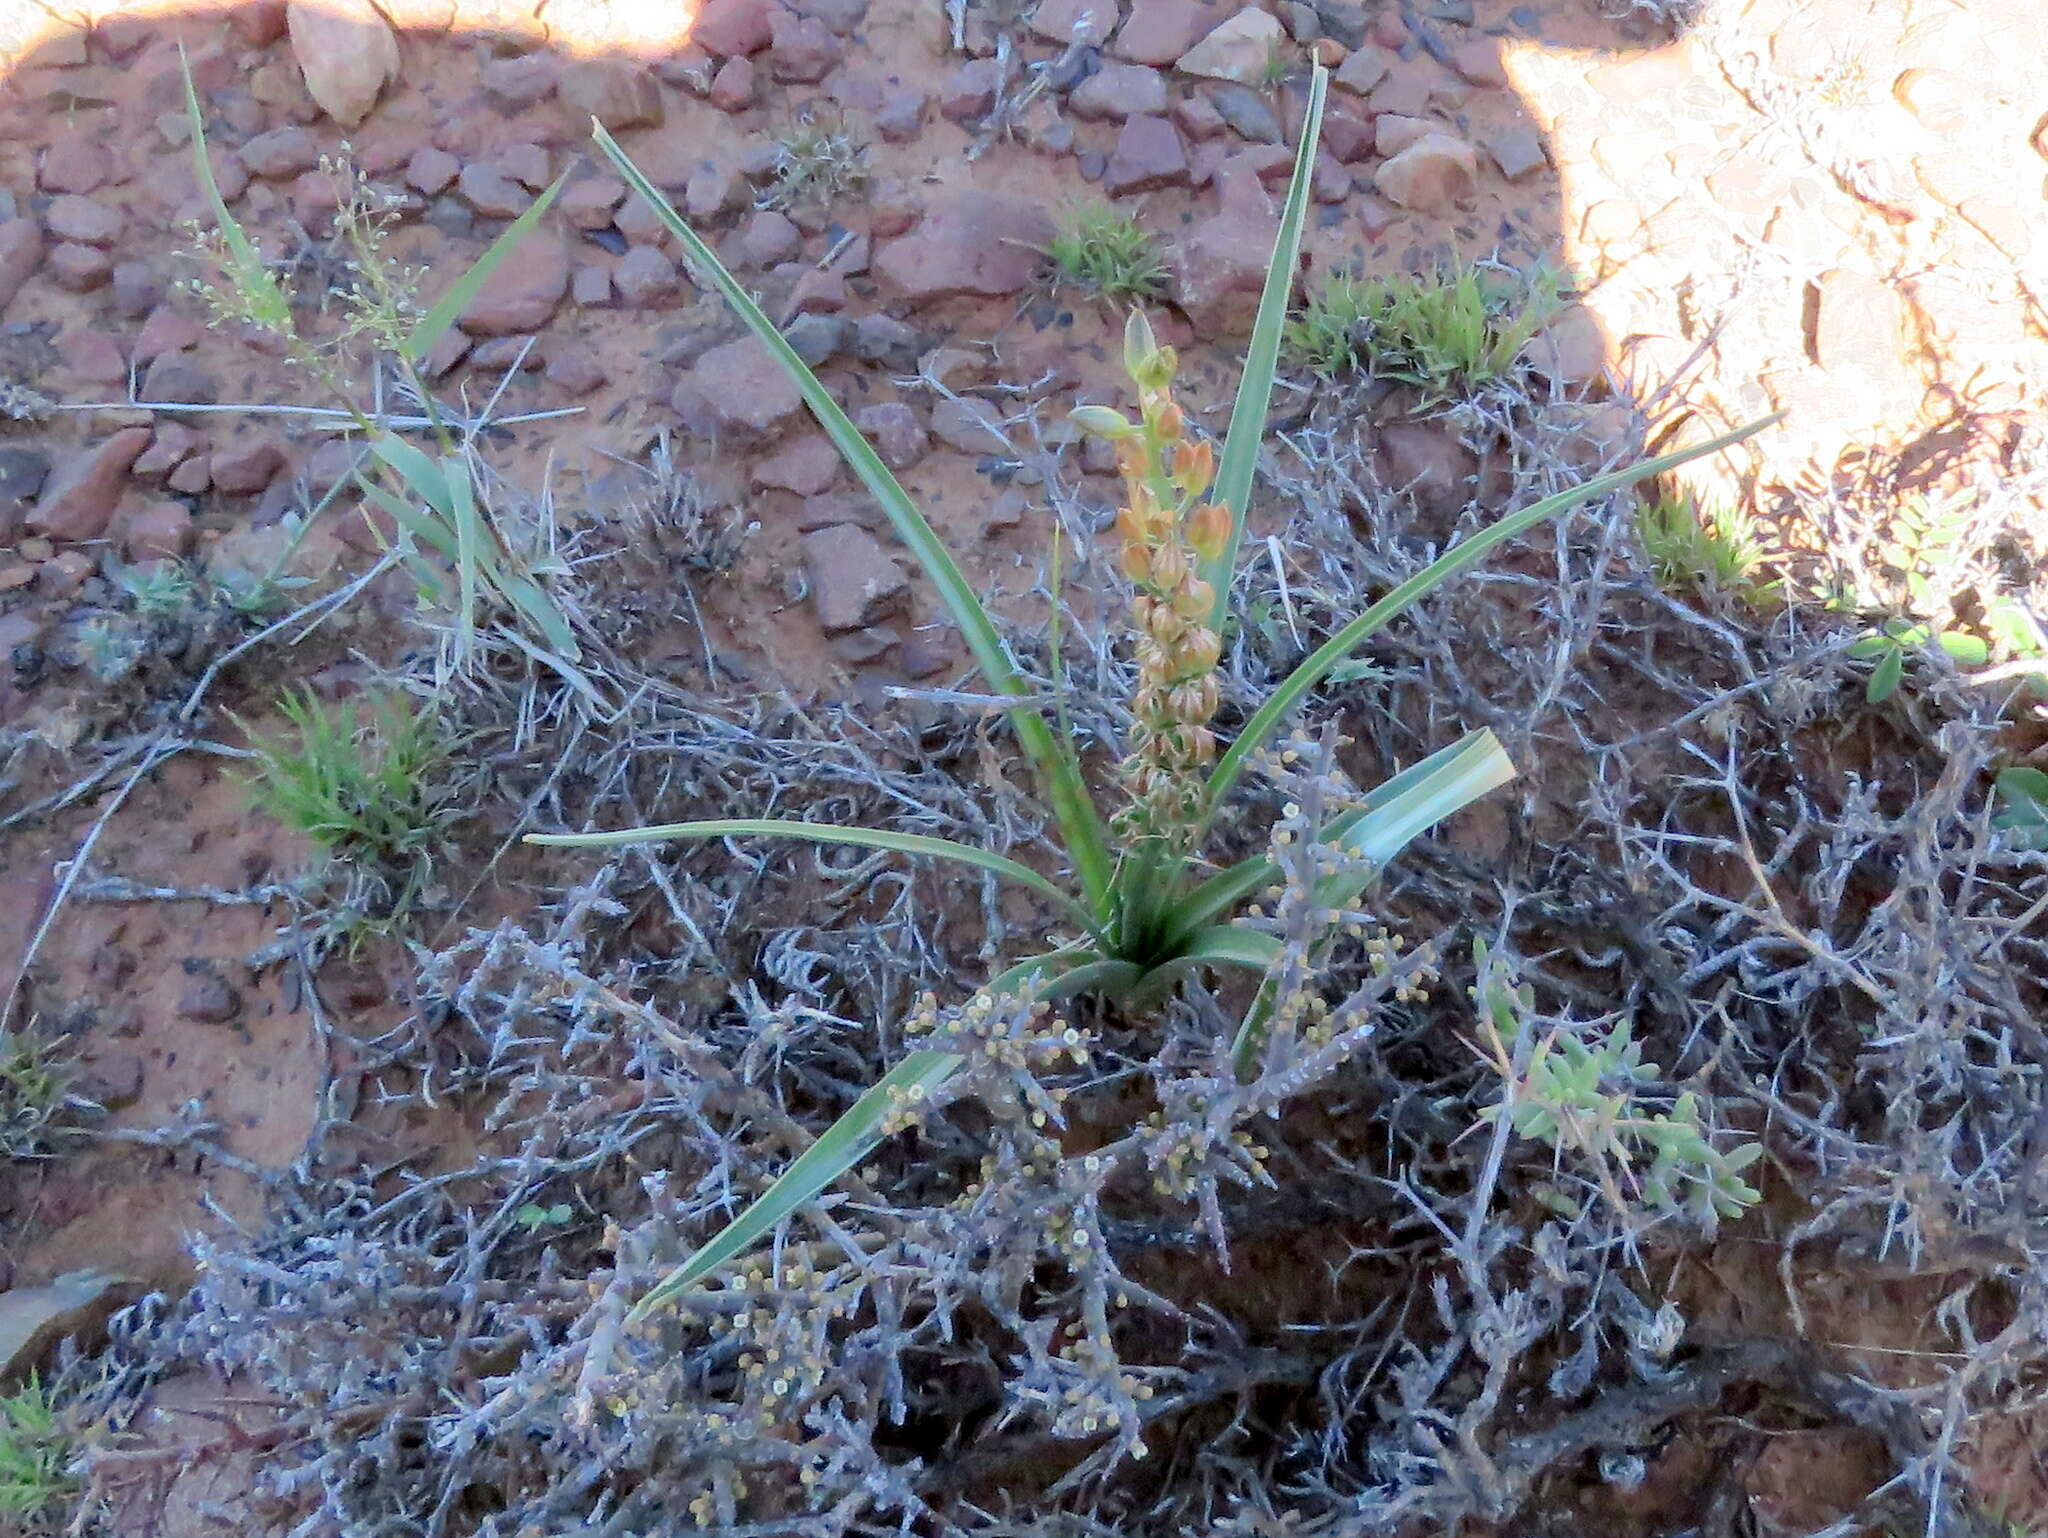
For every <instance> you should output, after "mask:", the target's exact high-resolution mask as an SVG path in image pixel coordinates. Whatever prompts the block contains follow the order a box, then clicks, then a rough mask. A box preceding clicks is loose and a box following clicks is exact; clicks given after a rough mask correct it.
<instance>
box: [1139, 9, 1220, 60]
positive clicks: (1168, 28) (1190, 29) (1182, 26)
mask: <svg viewBox="0 0 2048 1538" xmlns="http://www.w3.org/2000/svg"><path fill="white" fill-rule="evenodd" d="M1231 9H1232V7H1230V6H1229V5H1224V4H1215V5H1211V4H1206V3H1204V0H1133V3H1132V5H1131V14H1130V19H1129V20H1127V21H1126V22H1125V23H1124V27H1123V30H1122V31H1121V32H1119V33H1118V34H1117V37H1116V41H1115V42H1114V43H1112V44H1110V48H1109V51H1110V54H1111V55H1112V56H1113V57H1115V58H1119V59H1123V60H1125V61H1127V62H1128V63H1132V64H1172V63H1174V62H1175V61H1176V60H1178V59H1179V58H1180V56H1181V55H1182V54H1184V53H1186V52H1187V51H1188V50H1189V49H1190V48H1192V47H1194V46H1195V44H1197V43H1199V42H1200V41H1201V40H1202V39H1203V38H1205V37H1207V36H1208V35H1209V34H1210V33H1211V32H1214V31H1215V30H1216V29H1217V28H1218V27H1220V26H1221V25H1223V23H1224V22H1225V21H1227V20H1228V19H1229V18H1230V14H1231Z"/></svg>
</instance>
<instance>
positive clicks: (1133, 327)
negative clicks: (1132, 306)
mask: <svg viewBox="0 0 2048 1538" xmlns="http://www.w3.org/2000/svg"><path fill="white" fill-rule="evenodd" d="M1158 355H1159V339H1158V338H1157V337H1155V336H1154V335H1153V334H1152V322H1151V321H1149V320H1147V319H1146V318H1145V312H1144V311H1143V310H1133V311H1131V314H1130V318H1129V319H1128V320H1126V321H1125V322H1124V372H1125V373H1126V374H1129V375H1130V376H1131V378H1132V379H1133V380H1135V381H1136V382H1137V383H1138V385H1139V386H1140V387H1141V388H1142V387H1143V386H1144V384H1145V382H1146V380H1147V378H1148V377H1149V376H1150V372H1151V369H1152V364H1153V360H1154V359H1155V358H1156V357H1158Z"/></svg>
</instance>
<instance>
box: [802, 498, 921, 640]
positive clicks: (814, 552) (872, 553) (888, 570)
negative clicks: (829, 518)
mask: <svg viewBox="0 0 2048 1538" xmlns="http://www.w3.org/2000/svg"><path fill="white" fill-rule="evenodd" d="M803 560H804V571H805V572H806V574H807V575H808V576H809V578H810V588H811V603H812V605H813V606H814V607H815V608H816V610H817V613H818V624H819V625H820V626H821V627H822V628H823V629H824V631H825V633H826V634H827V635H836V634H839V633H841V632H843V631H848V630H859V629H862V628H864V627H865V626H868V625H872V624H874V623H875V622H876V621H877V620H879V619H881V618H882V617H883V615H885V614H886V613H888V611H889V610H890V609H892V608H894V607H895V606H896V604H897V602H898V600H900V599H901V598H902V596H903V594H904V593H905V592H906V591H907V590H908V588H909V583H908V582H907V581H906V580H905V578H904V575H903V569H902V568H901V567H900V566H898V565H897V564H896V562H895V561H894V559H892V558H891V557H890V555H889V552H888V551H887V550H885V549H883V548H882V544H881V542H880V541H879V540H877V539H876V538H875V536H874V535H872V534H870V533H868V531H867V530H866V529H863V528H860V527H858V526H857V525H854V524H850V523H835V524H832V525H831V526H830V527H827V528H823V529H817V530H814V531H813V532H811V533H809V534H806V535H805V536H804V537H803Z"/></svg>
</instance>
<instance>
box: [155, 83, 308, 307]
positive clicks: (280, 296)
mask: <svg viewBox="0 0 2048 1538" xmlns="http://www.w3.org/2000/svg"><path fill="white" fill-rule="evenodd" d="M178 68H179V70H180V71H181V72H182V73H183V74H184V77H185V116H186V119H187V120H188V121H189V122H190V124H191V128H192V162H193V165H194V166H195V168H196V169H197V171H198V174H199V186H200V190H201V191H203V192H204V193H205V194H206V201H207V203H208V204H209V205H211V207H212V209H213V219H214V223H215V224H217V225H219V226H220V235H221V239H222V240H223V241H224V242H226V244H227V249H228V262H229V265H230V266H231V267H233V269H234V270H233V271H232V272H230V273H229V274H228V279H229V281H230V282H232V283H233V284H234V285H235V286H236V287H237V288H238V289H240V290H242V293H243V296H244V297H245V298H246V299H247V300H248V301H249V303H250V305H251V306H252V308H253V309H254V310H255V312H256V315H257V316H258V317H259V318H260V319H261V320H262V321H263V322H264V323H265V324H266V325H268V326H270V327H271V328H273V329H275V330H279V331H285V330H289V329H290V327H291V319H292V306H291V300H290V299H288V298H286V297H285V292H284V290H283V288H281V287H280V286H279V285H278V281H277V279H276V278H275V277H273V276H272V275H271V271H270V269H269V268H268V267H267V266H265V265H264V262H263V258H262V257H260V256H258V255H257V254H256V247H255V246H254V245H253V244H251V243H250V240H249V237H248V235H246V234H245V233H244V232H243V230H242V226H241V224H240V223H239V222H237V220H236V219H235V216H234V215H233V214H232V213H230V212H229V211H228V205H227V200H226V199H225V198H223V197H222V196H221V195H220V183H219V182H217V181H215V180H214V177H213V162H212V161H210V160H208V159H207V158H206V125H205V123H204V122H202V121H201V119H200V116H199V93H198V91H197V90H195V89H194V88H193V85H192V66H191V63H190V62H189V61H188V60H187V59H186V57H185V46H184V44H182V43H180V44H179V45H178Z"/></svg>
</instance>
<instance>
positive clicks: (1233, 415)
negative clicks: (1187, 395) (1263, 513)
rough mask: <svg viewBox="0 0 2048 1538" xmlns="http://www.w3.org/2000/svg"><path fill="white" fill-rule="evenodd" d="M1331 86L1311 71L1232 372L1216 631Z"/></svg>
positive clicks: (1213, 577) (1209, 572)
mask: <svg viewBox="0 0 2048 1538" xmlns="http://www.w3.org/2000/svg"><path fill="white" fill-rule="evenodd" d="M1329 88H1330V75H1329V71H1327V70H1325V69H1324V68H1323V67H1322V66H1321V65H1320V64H1318V65H1317V66H1316V67H1315V73H1314V74H1313V75H1312V76H1310V77H1309V87H1308V111H1307V112H1306V113H1305V114H1304V115H1303V117H1302V123H1301V143H1300V144H1298V145H1296V146H1295V150H1294V175H1293V178H1292V179H1291V180H1290V181H1289V182H1288V184H1287V202H1286V204H1285V205H1284V206H1283V208H1282V209H1281V213H1280V233H1279V236H1278V238H1277V239H1275V240H1274V242H1273V259H1272V261H1271V262H1269V263H1268V264H1267V266H1266V287H1265V291H1264V292H1263V293H1261V294H1260V295H1259V313H1258V317H1257V319H1255V320H1254V321H1253V323H1252V340H1251V346H1250V347H1248V348H1247V349H1246V350H1245V355H1244V372H1243V373H1242V374H1241V375H1239V376H1238V381H1237V401H1236V403H1235V404H1234V405H1233V406H1232V407H1231V409H1230V430H1229V432H1228V433H1226V434H1225V435H1224V439H1223V458H1222V460H1221V462H1220V463H1219V464H1218V466H1217V470H1216V485H1215V488H1214V491H1213V493H1212V495H1213V497H1214V499H1215V500H1216V501H1218V502H1221V503H1222V504H1223V505H1224V506H1225V507H1227V508H1229V509H1230V538H1229V539H1228V540H1227V541H1225V542H1224V546H1223V549H1222V552H1221V553H1220V554H1219V555H1218V556H1217V557H1216V559H1215V560H1213V561H1206V562H1204V563H1203V565H1202V577H1203V579H1204V580H1205V581H1207V582H1208V583H1209V584H1210V585H1211V586H1212V587H1214V588H1215V590H1216V600H1215V607H1214V608H1213V609H1212V610H1211V611H1210V619H1209V628H1210V629H1212V630H1214V631H1215V632H1216V633H1217V634H1218V635H1221V634H1222V633H1223V623H1224V620H1225V619H1226V618H1227V617H1228V615H1229V613H1230V584H1231V579H1232V577H1234V576H1235V575H1236V573H1237V547H1238V542H1239V541H1240V540H1242V539H1243V537H1244V520H1245V514H1246V512H1247V510H1248V509H1249V508H1250V507H1251V501H1252V475H1253V473H1254V472H1255V471H1256V470H1257V469H1258V466H1259V447H1260V445H1261V444H1263V443H1264V442H1265V438H1266V409H1267V407H1268V406H1270V405H1271V404H1272V400H1273V375H1274V373H1275V372H1276V371H1277V370H1278V369H1279V367H1280V341H1281V337H1282V334H1283V333H1284V332H1285V331H1286V329H1287V311H1288V307H1289V305H1290V304H1291V303H1292V301H1293V298H1294V267H1295V263H1296V262H1297V261H1298V260H1299V259H1300V256H1301V231H1302V226H1303V225H1304V224H1305V223H1306V222H1307V219H1308V194H1309V185H1310V183H1311V182H1312V181H1313V180H1314V179H1315V163H1316V141H1317V140H1318V139H1319V138H1320V137H1321V135H1322V129H1323V98H1324V96H1325V95H1327V94H1328V92H1329Z"/></svg>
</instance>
